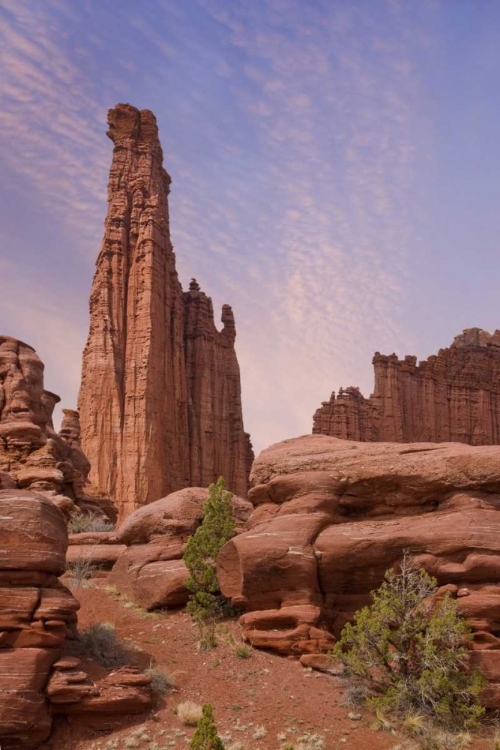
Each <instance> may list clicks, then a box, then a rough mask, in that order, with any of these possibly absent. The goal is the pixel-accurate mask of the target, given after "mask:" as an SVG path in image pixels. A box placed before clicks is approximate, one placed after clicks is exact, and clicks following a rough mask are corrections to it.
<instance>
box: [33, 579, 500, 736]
mask: <svg viewBox="0 0 500 750" xmlns="http://www.w3.org/2000/svg"><path fill="white" fill-rule="evenodd" d="M105 586H106V584H105V581H101V582H96V585H95V587H93V588H88V589H78V590H75V591H74V593H75V595H76V596H77V598H78V599H79V601H80V602H81V604H82V608H81V610H80V613H79V628H80V629H84V628H85V627H87V626H88V625H90V624H92V623H95V622H109V623H111V624H113V625H114V626H115V628H116V631H117V633H118V634H119V636H120V638H121V639H123V640H124V641H125V643H128V644H129V645H130V646H131V647H132V648H133V649H135V652H134V653H135V655H136V656H135V658H136V663H137V664H139V665H140V666H141V667H143V668H146V667H149V666H153V667H155V668H158V669H160V670H162V671H165V672H167V673H168V674H169V675H170V676H171V677H172V678H173V680H174V681H175V684H176V688H175V690H174V691H173V692H171V693H169V694H168V695H166V696H164V697H162V698H160V699H159V700H158V702H157V704H156V706H155V707H154V709H153V710H152V711H150V712H149V713H147V714H142V715H140V716H135V717H124V716H122V717H118V718H117V719H113V720H110V719H102V718H101V719H98V720H97V723H95V724H93V723H92V722H90V721H89V719H88V718H86V719H85V720H82V719H71V720H68V719H66V718H60V719H56V724H55V727H56V728H55V732H54V734H53V735H52V737H51V739H50V741H49V742H47V743H46V744H45V745H43V750H126V749H128V748H142V749H143V750H180V749H181V748H183V749H184V750H185V749H186V748H187V747H189V740H190V738H191V736H192V734H193V733H194V729H192V728H189V727H186V726H184V724H183V723H182V722H181V721H180V719H179V718H178V717H177V715H176V714H175V709H176V707H177V705H178V704H179V703H180V702H182V701H186V700H192V701H195V702H196V703H204V702H209V703H212V704H213V706H214V709H215V717H216V721H217V726H218V729H219V734H220V735H221V736H223V738H224V739H225V740H226V741H227V746H228V747H229V748H233V750H282V749H283V748H284V747H286V745H287V743H289V744H291V745H292V746H293V743H294V742H297V740H298V738H300V737H302V736H304V735H307V734H308V733H309V735H317V736H319V738H322V740H323V744H321V743H320V742H317V743H316V744H315V743H313V742H312V741H311V744H310V746H307V750H333V749H339V750H340V748H342V747H345V748H349V750H353V749H354V750H386V749H387V750H404V749H406V747H407V743H406V741H405V740H404V739H403V738H402V737H401V736H398V735H397V734H393V733H391V732H385V731H374V729H373V728H372V726H373V716H372V715H371V714H370V713H369V712H367V711H360V710H359V709H357V708H349V707H346V706H345V705H344V704H343V698H344V692H345V685H344V683H343V681H342V680H340V679H339V678H335V677H332V676H329V675H325V674H321V673H318V672H312V671H309V670H306V669H304V668H303V667H302V666H301V665H300V663H299V662H298V661H297V660H296V659H293V658H283V657H279V656H276V655H273V654H270V653H266V652H264V651H256V650H252V651H251V652H250V656H249V657H248V658H241V657H240V656H238V655H237V654H236V653H235V644H238V643H240V642H241V641H240V637H239V630H238V625H237V623H236V622H233V621H231V622H229V623H226V624H225V625H224V627H223V629H222V632H221V634H220V636H219V645H218V647H217V648H215V649H213V650H210V651H199V650H198V649H197V640H196V631H195V630H194V628H193V626H192V624H191V621H190V618H189V616H188V615H186V614H185V613H184V612H162V613H159V614H156V613H154V614H147V613H144V612H142V611H141V610H139V609H137V608H131V607H130V605H129V604H128V602H127V601H126V600H124V599H123V598H122V597H120V596H119V595H117V594H116V593H114V592H113V591H111V590H108V589H107V588H106V587H105ZM229 737H230V739H229ZM469 748H471V750H491V749H492V748H493V743H492V740H491V736H490V737H489V738H488V739H484V738H481V737H475V738H474V739H473V740H472V743H471V744H470V745H469Z"/></svg>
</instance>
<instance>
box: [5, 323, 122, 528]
mask: <svg viewBox="0 0 500 750" xmlns="http://www.w3.org/2000/svg"><path fill="white" fill-rule="evenodd" d="M43 370H44V366H43V363H42V361H41V360H40V358H39V357H38V355H37V353H36V352H35V350H34V349H33V348H32V347H31V346H28V344H24V343H23V342H22V341H18V340H17V339H13V338H10V337H9V336H0V489H16V488H19V489H27V490H33V491H36V492H42V493H43V494H45V495H46V496H47V497H49V498H50V499H51V500H52V502H54V503H55V504H56V505H57V506H58V507H59V508H60V509H61V510H62V511H63V512H64V513H65V514H66V515H68V514H69V513H71V512H72V511H74V510H76V508H77V507H80V508H85V509H91V510H94V511H99V504H98V503H96V502H95V501H94V499H93V498H92V497H90V496H89V495H87V493H86V491H85V484H86V480H87V476H88V472H89V468H90V465H89V462H88V460H87V458H86V457H85V454H84V453H83V451H82V448H81V445H80V439H79V435H80V425H79V420H78V412H76V411H70V410H69V409H65V410H64V419H63V423H62V426H61V432H60V433H59V434H57V433H56V432H55V430H54V425H53V423H52V413H53V411H54V407H55V405H56V404H57V403H58V401H59V400H60V399H59V396H56V395H55V394H54V393H50V392H49V391H46V390H45V389H44V383H43ZM108 504H109V503H108Z"/></svg>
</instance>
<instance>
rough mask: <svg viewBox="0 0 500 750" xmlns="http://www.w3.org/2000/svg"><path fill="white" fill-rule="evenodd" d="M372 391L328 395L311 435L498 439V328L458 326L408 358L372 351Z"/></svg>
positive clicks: (415, 439) (468, 440) (497, 441)
mask: <svg viewBox="0 0 500 750" xmlns="http://www.w3.org/2000/svg"><path fill="white" fill-rule="evenodd" d="M373 366H374V370H375V389H374V392H373V394H372V395H371V396H370V398H368V399H367V398H365V397H364V396H363V395H362V394H361V393H360V391H359V389H358V388H346V389H345V390H344V389H342V388H341V389H340V391H339V393H338V395H337V396H336V395H335V392H334V393H332V395H331V397H330V401H328V402H324V403H323V404H322V406H321V407H320V408H319V409H318V410H317V411H316V413H315V415H314V427H313V433H314V434H323V435H331V436H333V437H339V438H342V439H345V440H360V441H368V442H377V441H385V442H426V441H430V442H436V443H442V442H460V443H468V444H469V445H498V444H500V331H495V333H494V334H493V335H490V334H489V333H487V332H486V331H482V330H481V329H480V328H469V329H466V330H465V331H464V332H463V334H461V335H460V336H457V337H456V338H455V340H454V342H453V344H452V345H451V346H450V347H449V348H448V349H440V351H439V353H438V354H437V356H433V357H429V358H428V359H427V360H424V361H423V362H420V363H419V364H418V365H417V360H416V357H412V356H407V357H405V358H404V359H403V360H399V359H398V358H397V356H396V355H395V354H391V355H390V356H385V355H382V354H379V353H378V352H377V353H376V354H375V356H374V358H373Z"/></svg>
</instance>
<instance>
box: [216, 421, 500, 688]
mask: <svg viewBox="0 0 500 750" xmlns="http://www.w3.org/2000/svg"><path fill="white" fill-rule="evenodd" d="M251 483H252V488H251V490H250V492H249V498H250V500H251V502H252V503H253V505H254V511H253V513H252V515H251V517H250V519H249V521H248V523H247V526H248V529H249V530H248V531H247V532H245V533H243V534H241V535H239V536H237V537H235V538H234V539H232V540H231V541H230V542H229V543H228V544H227V545H225V547H223V549H222V550H221V552H220V554H219V557H218V561H217V568H218V577H219V582H220V584H221V589H222V592H223V593H224V594H225V595H226V596H228V597H230V598H231V599H232V601H233V603H234V604H235V605H236V606H239V607H243V608H244V609H245V610H247V614H245V615H243V617H242V618H241V621H240V622H241V624H242V626H243V631H244V633H245V634H246V636H247V637H248V639H249V640H250V641H251V642H252V643H254V645H257V646H263V647H267V648H274V649H276V650H278V651H281V652H282V653H297V654H300V653H306V652H314V651H319V650H326V649H327V648H329V647H330V646H331V644H332V642H333V640H334V638H335V637H338V635H339V634H340V632H341V630H342V628H343V626H344V624H345V623H346V622H347V621H348V620H351V619H352V617H353V615H354V613H355V612H356V611H357V610H358V609H359V608H360V607H361V606H364V605H365V604H367V603H368V602H369V599H370V592H371V591H372V590H373V589H375V588H377V587H378V586H379V585H380V584H381V583H382V580H383V577H384V573H385V571H386V570H387V569H388V568H390V567H392V566H393V565H395V564H396V565H397V564H398V563H399V562H400V560H401V559H402V556H403V551H404V550H405V549H409V550H410V552H411V553H412V555H413V556H414V557H415V559H416V561H417V563H419V564H421V565H422V566H423V567H425V568H426V569H427V570H428V571H429V573H431V574H432V575H434V576H436V578H437V580H438V583H439V584H440V585H449V589H450V590H451V591H452V593H453V595H454V596H458V602H459V605H460V608H461V609H462V611H463V612H464V614H465V615H466V616H467V618H468V619H469V621H470V623H471V625H472V628H473V630H474V648H475V649H477V650H478V651H481V652H482V653H481V656H479V657H477V658H478V659H480V660H481V663H482V665H488V670H489V672H490V674H491V676H490V679H491V680H492V682H493V683H494V684H497V683H499V684H498V685H497V687H491V688H490V691H491V695H492V696H493V698H492V702H494V701H496V700H497V698H495V697H494V696H495V695H497V696H500V692H499V691H500V668H497V667H496V666H495V665H496V664H497V662H499V665H500V661H499V655H500V556H499V553H500V447H497V446H481V447H471V446H468V445H462V444H457V443H454V444H442V445H436V444H432V443H419V444H397V443H378V444H370V443H362V442H350V441H344V440H339V439H336V438H331V437H327V436H325V435H307V436H304V437H301V438H296V439H294V440H287V441H285V442H283V443H278V444H276V445H273V446H271V447H270V448H268V449H267V450H265V451H263V452H262V453H261V454H260V456H258V458H257V459H256V461H255V462H254V466H253V469H252V474H251ZM485 670H486V667H485ZM497 688H498V689H499V690H497ZM495 691H496V692H495ZM497 702H498V701H497Z"/></svg>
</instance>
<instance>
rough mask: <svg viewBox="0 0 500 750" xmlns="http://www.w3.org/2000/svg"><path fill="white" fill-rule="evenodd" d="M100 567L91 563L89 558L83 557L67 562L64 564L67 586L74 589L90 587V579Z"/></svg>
mask: <svg viewBox="0 0 500 750" xmlns="http://www.w3.org/2000/svg"><path fill="white" fill-rule="evenodd" d="M100 569H101V568H100V566H99V565H96V564H95V563H93V562H92V560H91V559H90V560H84V559H83V558H79V559H78V560H74V561H73V562H70V563H68V564H67V566H66V572H67V573H68V575H69V578H68V585H69V587H70V588H75V589H88V588H91V586H92V583H91V579H92V578H93V577H94V576H95V574H96V573H97V572H98V571H99V570H100Z"/></svg>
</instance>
